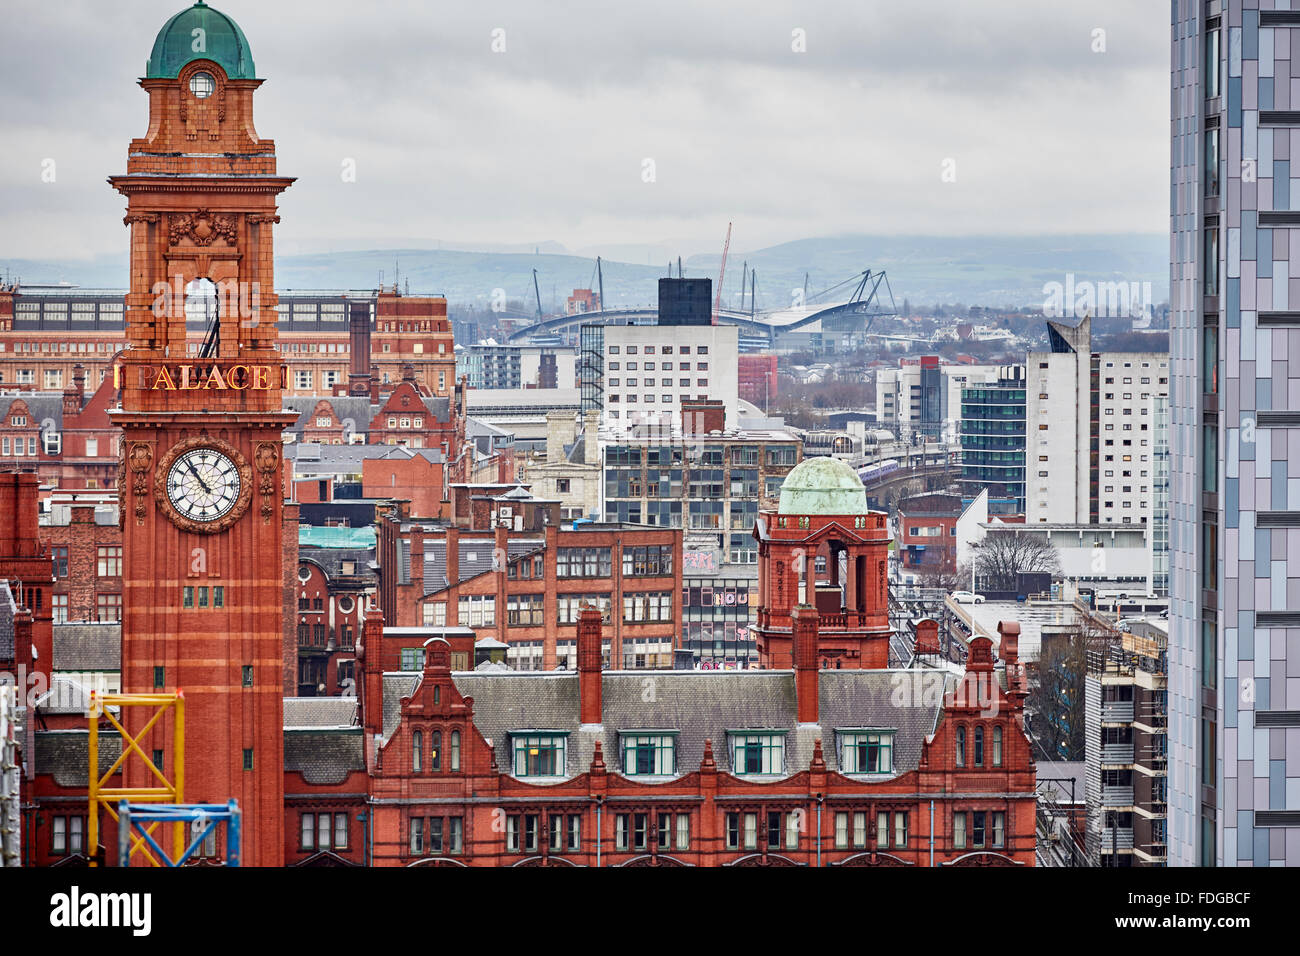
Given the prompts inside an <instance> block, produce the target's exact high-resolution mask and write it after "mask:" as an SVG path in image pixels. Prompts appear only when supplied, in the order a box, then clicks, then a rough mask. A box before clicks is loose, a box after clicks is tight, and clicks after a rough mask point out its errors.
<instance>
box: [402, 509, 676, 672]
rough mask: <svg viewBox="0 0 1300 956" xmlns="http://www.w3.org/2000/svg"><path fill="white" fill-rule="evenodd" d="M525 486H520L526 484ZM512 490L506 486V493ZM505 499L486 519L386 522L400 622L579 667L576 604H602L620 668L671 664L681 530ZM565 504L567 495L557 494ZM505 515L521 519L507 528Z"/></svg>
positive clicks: (611, 656) (527, 666)
mask: <svg viewBox="0 0 1300 956" xmlns="http://www.w3.org/2000/svg"><path fill="white" fill-rule="evenodd" d="M521 490H522V489H521ZM502 499H505V496H498V500H502ZM506 500H510V501H511V504H509V505H500V506H499V507H498V510H497V511H496V517H495V519H493V520H492V522H491V523H490V524H488V525H487V526H486V527H484V525H482V524H479V525H477V526H476V528H475V529H473V530H471V529H468V528H466V529H462V528H460V527H455V526H452V527H432V526H430V527H426V526H424V525H421V524H419V523H418V522H412V521H409V520H403V519H402V518H400V517H398V516H396V515H388V516H385V517H384V518H382V519H381V520H380V524H379V538H378V543H377V547H378V555H379V564H380V585H379V606H380V608H381V609H382V610H383V613H384V620H385V622H388V623H389V624H390V626H406V627H410V626H419V625H427V626H434V627H442V626H449V625H456V624H459V625H461V626H466V627H470V628H473V629H474V632H475V633H476V634H477V635H478V636H479V638H480V639H482V638H486V637H491V638H492V639H494V640H497V641H500V642H502V643H503V644H505V645H507V646H508V648H509V649H508V651H507V655H506V661H507V663H508V664H509V665H510V666H512V667H515V668H519V669H521V670H553V669H555V668H556V667H559V666H564V663H565V662H566V661H567V662H568V665H569V666H572V662H573V660H574V657H575V655H576V638H577V623H578V611H579V609H580V608H581V606H582V604H583V602H585V601H591V602H592V603H595V604H597V605H598V606H599V607H600V608H601V610H602V613H603V615H604V618H605V622H606V637H605V640H606V648H605V652H604V653H605V655H606V660H607V661H608V663H609V666H610V667H614V668H623V667H627V668H645V667H667V666H671V664H672V659H673V657H672V655H673V649H674V648H675V647H676V646H677V641H678V630H679V623H678V622H679V621H680V618H681V607H680V600H681V586H682V559H681V553H682V532H681V529H672V528H651V527H646V526H628V525H582V526H579V527H577V528H561V527H559V525H558V523H555V522H551V523H544V524H530V525H528V526H525V525H523V524H522V523H521V524H520V525H519V527H518V528H516V527H514V516H513V515H509V516H506V517H502V514H501V508H505V509H507V510H510V509H520V508H522V507H523V502H524V500H525V499H524V498H522V497H512V498H509V499H506ZM549 504H550V505H553V506H558V503H556V502H551V503H549ZM506 523H510V524H511V527H510V528H507V527H506V526H505V525H506Z"/></svg>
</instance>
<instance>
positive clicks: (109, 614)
mask: <svg viewBox="0 0 1300 956" xmlns="http://www.w3.org/2000/svg"><path fill="white" fill-rule="evenodd" d="M95 611H96V620H97V621H98V622H99V623H100V624H116V623H117V622H119V621H121V620H122V595H120V594H98V595H96V596H95Z"/></svg>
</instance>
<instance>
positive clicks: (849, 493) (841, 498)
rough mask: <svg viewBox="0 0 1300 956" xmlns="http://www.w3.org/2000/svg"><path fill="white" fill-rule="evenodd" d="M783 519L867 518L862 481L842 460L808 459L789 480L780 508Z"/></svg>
mask: <svg viewBox="0 0 1300 956" xmlns="http://www.w3.org/2000/svg"><path fill="white" fill-rule="evenodd" d="M776 513H777V514H780V515H864V514H866V513H867V490H866V488H864V487H863V485H862V479H861V478H859V477H858V476H857V473H856V472H854V470H853V469H852V468H850V467H849V466H848V464H846V463H845V462H843V461H841V460H840V459H838V458H805V459H804V460H803V461H801V462H800V463H799V464H798V465H796V466H795V467H794V468H793V469H791V471H790V474H788V475H786V476H785V481H784V482H783V483H782V484H781V498H780V502H779V504H778V505H777V510H776Z"/></svg>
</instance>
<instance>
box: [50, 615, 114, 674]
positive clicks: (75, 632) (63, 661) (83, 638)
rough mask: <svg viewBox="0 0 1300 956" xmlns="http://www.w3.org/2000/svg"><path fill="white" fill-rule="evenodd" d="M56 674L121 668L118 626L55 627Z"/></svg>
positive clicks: (59, 625)
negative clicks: (57, 672) (58, 672)
mask: <svg viewBox="0 0 1300 956" xmlns="http://www.w3.org/2000/svg"><path fill="white" fill-rule="evenodd" d="M54 669H55V670H56V671H117V670H121V669H122V625H121V624H55V625H54Z"/></svg>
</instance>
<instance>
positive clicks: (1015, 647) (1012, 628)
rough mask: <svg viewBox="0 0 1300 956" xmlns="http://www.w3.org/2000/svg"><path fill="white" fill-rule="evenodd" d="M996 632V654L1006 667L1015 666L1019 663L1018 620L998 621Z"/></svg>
mask: <svg viewBox="0 0 1300 956" xmlns="http://www.w3.org/2000/svg"><path fill="white" fill-rule="evenodd" d="M998 634H999V635H1000V640H999V641H998V656H999V657H1001V658H1002V660H1003V661H1004V662H1005V663H1006V665H1007V667H1015V666H1016V664H1018V663H1020V622H1019V621H998Z"/></svg>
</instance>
